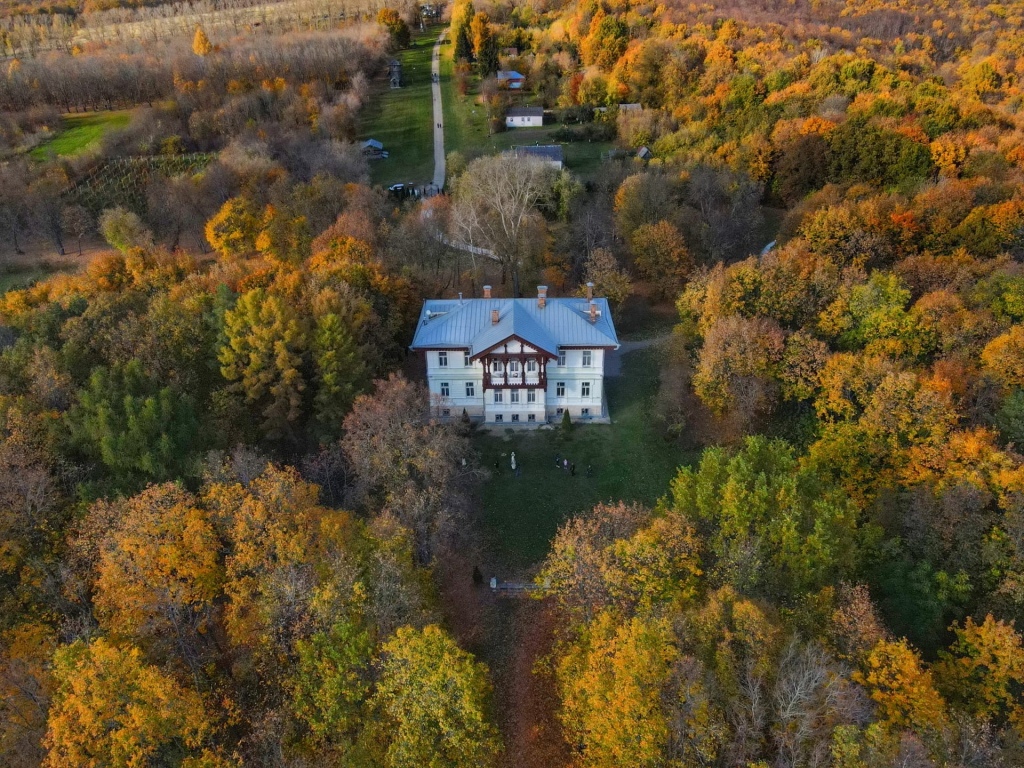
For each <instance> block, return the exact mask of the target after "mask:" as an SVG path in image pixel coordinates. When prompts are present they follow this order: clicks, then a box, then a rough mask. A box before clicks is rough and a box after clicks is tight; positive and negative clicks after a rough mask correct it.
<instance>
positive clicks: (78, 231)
mask: <svg viewBox="0 0 1024 768" xmlns="http://www.w3.org/2000/svg"><path fill="white" fill-rule="evenodd" d="M60 221H61V224H62V225H63V227H64V231H65V232H67V233H68V234H69V235H71V237H73V238H75V241H76V242H77V243H78V255H79V256H81V255H82V238H83V237H85V236H86V235H87V234H89V233H90V232H91V231H92V230H93V229H94V227H95V224H94V222H93V220H92V216H90V215H89V212H88V211H87V210H85V208H83V207H82V206H80V205H69V206H67V207H66V208H65V209H64V210H63V211H62V212H61V216H60Z"/></svg>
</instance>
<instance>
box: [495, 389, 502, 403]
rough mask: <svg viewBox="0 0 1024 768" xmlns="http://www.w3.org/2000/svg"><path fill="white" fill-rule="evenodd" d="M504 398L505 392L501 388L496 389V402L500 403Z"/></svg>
mask: <svg viewBox="0 0 1024 768" xmlns="http://www.w3.org/2000/svg"><path fill="white" fill-rule="evenodd" d="M503 400H504V396H503V393H502V391H501V390H500V389H496V390H494V402H496V403H500V402H502V401H503Z"/></svg>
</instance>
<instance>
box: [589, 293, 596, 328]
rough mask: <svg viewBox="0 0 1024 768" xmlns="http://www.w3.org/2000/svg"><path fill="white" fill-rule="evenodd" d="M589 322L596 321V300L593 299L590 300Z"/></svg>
mask: <svg viewBox="0 0 1024 768" xmlns="http://www.w3.org/2000/svg"><path fill="white" fill-rule="evenodd" d="M590 322H592V323H596V322H597V302H595V301H594V300H593V299H591V300H590Z"/></svg>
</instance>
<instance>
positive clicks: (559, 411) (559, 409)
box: [555, 408, 565, 416]
mask: <svg viewBox="0 0 1024 768" xmlns="http://www.w3.org/2000/svg"><path fill="white" fill-rule="evenodd" d="M563 413H565V408H556V409H555V415H556V416H561V415H562V414H563Z"/></svg>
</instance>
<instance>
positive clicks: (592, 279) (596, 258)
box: [566, 248, 633, 413]
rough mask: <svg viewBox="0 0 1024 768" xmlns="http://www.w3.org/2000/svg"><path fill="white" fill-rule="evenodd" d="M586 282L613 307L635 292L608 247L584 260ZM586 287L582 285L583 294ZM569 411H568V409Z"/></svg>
mask: <svg viewBox="0 0 1024 768" xmlns="http://www.w3.org/2000/svg"><path fill="white" fill-rule="evenodd" d="M584 269H585V272H584V277H585V278H586V280H585V282H588V283H593V284H594V292H595V294H596V295H597V296H605V297H606V298H607V299H608V302H609V303H610V304H611V305H612V307H615V308H617V307H619V306H621V305H622V302H624V301H625V300H626V298H627V297H628V296H629V294H630V293H632V292H633V282H632V281H631V280H630V279H629V275H628V274H627V273H626V270H624V269H622V268H621V267H620V266H619V261H618V259H616V258H615V254H614V253H612V252H611V251H610V250H609V249H607V248H595V249H594V250H593V251H591V252H590V255H589V256H588V257H587V260H586V261H585V262H584ZM584 291H585V288H584V287H582V286H581V287H580V294H581V295H583V293H584ZM566 413H568V411H566Z"/></svg>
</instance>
